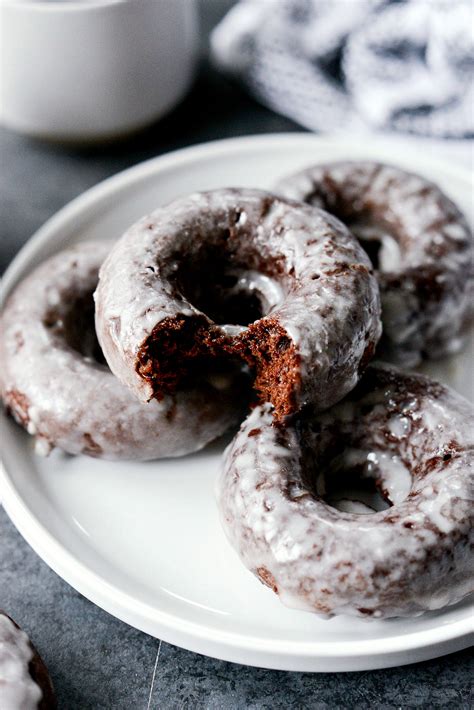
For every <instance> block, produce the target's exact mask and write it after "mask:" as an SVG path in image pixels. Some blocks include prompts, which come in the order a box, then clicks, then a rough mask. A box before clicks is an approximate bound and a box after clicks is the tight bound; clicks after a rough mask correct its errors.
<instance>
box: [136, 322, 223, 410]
mask: <svg viewBox="0 0 474 710" xmlns="http://www.w3.org/2000/svg"><path fill="white" fill-rule="evenodd" d="M212 330H213V329H212V326H211V327H210V325H209V323H208V321H207V320H206V318H204V316H192V317H184V316H175V317H170V318H165V319H164V320H162V321H160V323H158V325H157V326H155V328H154V329H153V331H152V333H151V335H150V336H149V337H148V338H147V339H146V341H145V342H144V343H143V345H142V347H141V348H140V350H139V352H138V359H137V365H136V369H137V372H138V374H139V375H140V377H142V378H143V379H144V380H147V381H148V382H150V384H151V385H152V388H153V397H154V398H156V399H162V398H163V397H164V396H165V395H167V394H174V392H175V391H176V389H177V388H179V387H181V386H185V385H186V383H187V382H189V381H190V380H192V379H194V380H196V379H198V378H199V377H202V376H204V375H205V373H206V372H210V371H213V372H215V371H216V369H219V366H220V365H221V362H220V361H222V360H223V353H222V352H221V353H219V351H218V349H217V343H216V338H215V337H213V332H212ZM222 365H223V366H224V362H222Z"/></svg>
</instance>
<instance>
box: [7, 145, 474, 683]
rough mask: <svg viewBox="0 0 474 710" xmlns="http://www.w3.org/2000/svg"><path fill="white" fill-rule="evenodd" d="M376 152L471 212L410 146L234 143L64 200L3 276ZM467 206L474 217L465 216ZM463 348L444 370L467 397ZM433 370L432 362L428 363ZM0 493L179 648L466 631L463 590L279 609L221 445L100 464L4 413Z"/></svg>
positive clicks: (45, 547) (350, 647)
mask: <svg viewBox="0 0 474 710" xmlns="http://www.w3.org/2000/svg"><path fill="white" fill-rule="evenodd" d="M356 157H372V158H379V159H381V160H386V161H390V162H393V163H396V164H399V165H402V166H405V167H408V168H412V169H414V170H416V171H418V172H420V173H422V174H425V175H426V176H428V177H430V178H432V179H434V180H435V181H437V182H438V183H439V184H440V185H441V186H442V187H443V188H445V189H446V191H447V192H448V193H449V194H450V195H451V196H452V197H453V198H454V199H455V200H456V201H457V202H458V203H459V205H460V206H461V207H462V208H463V209H464V210H465V211H466V212H469V210H471V209H472V203H471V189H472V188H471V186H470V184H469V176H468V174H467V171H465V172H464V171H463V170H461V169H459V168H456V169H455V168H453V167H451V166H449V165H444V164H438V163H435V162H431V161H429V160H427V159H425V158H421V157H418V156H415V155H414V154H413V149H412V148H410V149H408V150H406V151H405V152H404V151H403V150H401V149H400V144H399V143H397V145H396V147H395V148H393V147H391V146H390V144H387V143H383V144H379V143H376V142H374V141H372V140H371V141H370V142H369V141H367V142H365V143H363V142H362V141H359V142H357V144H356V142H355V141H354V142H351V143H349V142H346V143H344V142H343V141H342V140H339V139H338V140H334V139H332V140H329V139H327V138H318V137H314V136H310V135H273V136H264V137H253V138H243V139H233V140H227V141H221V142H215V143H209V144H207V145H202V146H198V147H195V148H189V149H186V150H182V151H179V152H177V153H172V154H170V155H167V156H164V157H162V158H158V159H155V160H151V161H148V162H146V163H143V164H142V165H138V166H137V167H135V168H132V169H131V170H127V171H126V172H124V173H121V174H120V175H117V176H116V177H113V178H111V179H109V180H107V181H105V182H104V183H102V184H100V185H98V186H97V187H95V188H93V189H92V190H89V191H88V192H86V193H85V194H84V195H82V196H81V197H79V198H78V199H76V200H74V202H72V203H71V204H70V205H68V206H67V207H66V208H64V209H63V210H61V211H60V212H59V213H58V214H57V215H56V216H55V217H53V219H51V220H50V221H49V222H48V223H47V224H46V225H45V226H44V227H43V228H42V229H41V230H40V231H39V232H38V233H37V234H36V235H35V236H34V237H33V238H32V239H31V240H30V242H29V243H28V244H27V245H26V246H25V247H24V249H23V250H22V251H21V253H20V254H19V255H18V256H17V258H16V259H15V261H14V263H13V264H12V265H11V267H10V269H9V270H8V273H7V274H6V276H5V279H4V288H5V290H6V291H8V290H10V289H11V288H12V287H13V285H14V284H15V283H16V282H17V281H18V280H19V279H20V278H21V277H22V276H24V275H25V274H26V273H27V272H28V271H29V270H30V269H31V268H32V267H33V266H35V265H36V264H38V262H40V261H41V260H42V259H44V258H45V257H46V256H48V255H50V254H52V253H53V252H55V251H57V250H59V249H61V248H63V247H65V246H66V245H68V244H71V243H72V242H75V241H77V240H81V239H91V238H98V237H100V238H104V237H118V236H119V235H120V234H121V233H122V232H123V231H124V229H125V228H126V227H128V225H129V224H131V223H132V222H133V221H134V220H136V219H137V218H138V217H140V216H141V215H143V214H145V213H147V212H148V211H150V210H152V209H153V208H154V207H156V206H157V205H159V204H162V203H165V202H167V201H169V200H170V199H172V198H174V197H177V196H178V195H182V194H185V193H188V192H190V191H192V190H198V189H208V188H215V187H223V186H230V185H232V186H256V187H271V185H272V184H273V183H274V182H275V180H276V179H277V178H279V177H280V176H282V175H284V174H285V173H286V172H289V171H292V170H296V169H298V168H300V167H302V166H304V165H306V164H308V163H310V162H316V161H318V160H331V159H337V158H356ZM471 217H472V215H471ZM466 362H467V361H466V356H465V355H464V356H463V357H461V358H457V360H456V361H450V362H448V363H445V364H444V365H443V366H441V367H438V368H437V369H438V376H439V377H440V378H441V379H444V380H447V381H449V382H450V383H451V384H453V385H454V386H455V387H457V388H458V389H459V390H461V391H463V392H464V393H466V391H467V389H468V388H469V387H472V381H471V380H472V378H470V377H469V374H468V373H469V370H468V368H467V365H466ZM435 369H436V368H435ZM2 427H3V434H2V443H3V450H4V469H3V472H2V473H0V485H1V494H2V497H3V503H4V506H5V508H6V510H7V512H8V514H9V515H10V517H11V519H12V520H13V522H14V523H15V525H16V526H17V528H18V530H19V531H20V532H21V533H22V535H23V536H24V537H25V539H26V540H27V541H28V542H29V543H30V545H31V546H32V547H33V548H34V549H35V550H36V552H37V553H38V554H39V555H40V556H41V557H42V558H43V559H44V560H45V561H46V562H47V564H49V565H50V567H52V568H53V569H54V570H55V571H56V572H57V573H58V574H59V575H60V576H61V577H63V578H64V579H65V580H66V581H67V582H69V584H71V585H72V586H73V587H75V588H76V589H77V590H78V591H79V592H81V593H82V594H84V595H85V596H86V597H88V598H89V599H91V600H92V601H93V602H95V603H96V604H98V605H99V606H101V607H103V608H104V609H106V610H107V611H108V612H110V613H111V614H114V615H115V616H117V617H119V618H120V619H123V620H124V621H126V622H127V623H129V624H132V625H133V626H136V627H137V628H139V629H142V630H143V631H146V632H148V633H150V634H152V635H155V636H157V637H159V638H162V639H164V640H165V641H169V642H171V643H175V644H177V645H179V646H183V647H185V648H188V649H191V650H193V651H197V652H199V653H204V654H207V655H211V656H215V657H218V658H222V659H226V660H230V661H237V662H240V663H246V664H251V665H258V666H263V667H269V668H280V669H286V670H299V671H339V670H363V669H372V668H381V667H387V666H392V665H401V664H405V663H412V662H414V661H420V660H424V659H428V658H433V657H435V656H439V655H442V654H445V653H449V652H452V651H455V650H459V649H461V648H465V647H467V646H468V644H469V643H470V640H472V632H473V621H472V619H473V616H472V606H470V605H469V603H468V602H467V601H465V602H463V603H461V604H458V605H456V606H453V607H450V608H448V609H446V610H444V611H441V612H438V613H429V614H425V615H423V616H421V617H419V618H417V619H411V620H400V619H397V620H390V621H363V620H357V619H351V618H342V617H339V618H334V619H331V620H323V619H319V618H317V617H315V616H313V615H311V614H308V613H305V612H298V611H292V610H289V609H286V608H285V607H284V606H282V605H281V604H280V602H279V601H278V598H277V597H276V596H275V595H274V594H273V593H272V592H271V591H270V590H268V589H266V588H265V587H263V586H262V585H261V584H259V582H258V581H257V580H256V579H255V578H254V577H253V576H252V575H251V574H250V573H249V572H247V570H246V569H244V567H243V566H242V565H241V564H240V562H239V560H238V558H237V556H236V554H235V553H234V551H233V550H232V549H231V548H230V546H229V545H228V543H227V541H226V540H225V538H224V535H223V533H222V531H221V528H220V525H219V521H218V515H217V511H216V507H215V503H214V490H213V489H214V480H215V475H216V472H217V469H218V465H219V460H220V454H221V451H222V448H223V444H222V443H221V444H215V445H213V446H212V447H210V448H208V449H207V450H206V451H204V452H201V453H200V454H197V455H194V456H189V457H186V458H183V459H178V460H169V461H160V462H155V463H147V464H143V463H133V462H127V463H107V462H104V461H96V460H93V459H90V458H85V457H76V458H74V457H68V456H65V455H62V454H59V453H54V454H53V455H52V456H51V457H49V458H47V459H41V458H38V457H36V456H35V455H34V454H33V452H32V447H31V441H30V439H29V437H28V436H27V435H26V434H25V433H24V432H23V431H22V430H21V429H20V428H18V427H17V426H16V425H15V424H13V423H12V422H11V421H6V420H4V421H3V423H2Z"/></svg>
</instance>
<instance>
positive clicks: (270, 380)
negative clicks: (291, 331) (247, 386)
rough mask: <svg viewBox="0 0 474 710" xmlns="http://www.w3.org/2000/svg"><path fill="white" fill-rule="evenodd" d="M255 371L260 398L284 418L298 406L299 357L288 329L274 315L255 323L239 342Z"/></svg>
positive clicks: (278, 417)
mask: <svg viewBox="0 0 474 710" xmlns="http://www.w3.org/2000/svg"><path fill="white" fill-rule="evenodd" d="M237 347H238V348H239V350H240V352H241V354H242V356H243V357H244V359H245V360H246V362H247V363H248V365H250V367H252V368H253V370H254V371H255V382H254V388H255V390H256V391H257V393H258V396H259V399H260V401H261V402H271V403H272V404H273V406H274V408H275V418H276V419H277V420H282V419H283V418H284V417H286V416H288V415H290V414H293V413H294V412H295V411H296V409H297V403H296V393H297V392H298V390H299V386H300V377H301V375H300V357H299V355H298V353H297V352H296V349H295V346H294V344H293V342H292V341H291V340H290V338H289V337H288V334H287V332H286V331H285V329H284V328H282V326H281V325H280V324H279V323H278V321H277V320H276V319H273V318H271V317H269V318H263V319H262V320H260V321H258V322H256V323H254V324H252V325H251V326H250V327H249V328H248V330H247V331H246V332H245V333H243V334H242V337H241V339H240V340H239V342H238V346H237Z"/></svg>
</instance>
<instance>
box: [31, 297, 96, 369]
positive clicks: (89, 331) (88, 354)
mask: <svg viewBox="0 0 474 710" xmlns="http://www.w3.org/2000/svg"><path fill="white" fill-rule="evenodd" d="M93 293H94V291H88V292H87V293H83V294H79V295H70V296H69V298H64V299H63V302H62V303H61V307H60V308H59V307H58V308H51V309H50V310H49V311H48V312H47V314H46V315H45V317H44V319H43V323H44V325H45V327H46V328H47V329H48V330H49V331H51V332H52V333H53V334H54V336H55V337H56V338H58V339H60V340H61V341H62V342H63V343H64V344H65V345H66V346H67V347H69V348H71V349H72V350H74V351H75V352H77V353H79V354H80V355H82V356H83V357H84V358H86V359H87V360H89V361H91V362H94V363H96V364H98V365H103V366H107V363H106V360H105V357H104V355H103V353H102V349H101V347H100V345H99V341H98V339H97V335H96V331H95V316H94V313H95V306H94V298H93Z"/></svg>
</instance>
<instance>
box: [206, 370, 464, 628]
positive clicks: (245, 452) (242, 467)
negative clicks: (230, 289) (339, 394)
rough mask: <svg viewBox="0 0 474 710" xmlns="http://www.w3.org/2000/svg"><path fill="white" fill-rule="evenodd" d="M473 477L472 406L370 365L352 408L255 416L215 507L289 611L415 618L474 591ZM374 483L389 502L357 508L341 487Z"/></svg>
mask: <svg viewBox="0 0 474 710" xmlns="http://www.w3.org/2000/svg"><path fill="white" fill-rule="evenodd" d="M473 468H474V415H473V410H472V407H471V405H469V404H468V402H467V401H465V400H464V399H463V398H461V397H460V396H459V395H457V394H455V393H454V392H453V391H451V390H449V389H447V388H446V387H444V386H443V385H440V384H438V383H437V382H434V381H433V380H429V379H428V378H426V377H423V376H421V375H407V374H403V373H402V372H400V371H399V370H397V369H395V368H390V367H388V366H382V365H378V366H377V365H371V366H369V368H368V369H367V371H366V374H365V375H364V377H363V378H362V380H361V382H360V383H359V384H358V385H357V387H356V388H355V390H353V392H351V394H350V395H349V396H348V397H347V398H346V399H345V400H343V401H342V402H340V403H339V404H337V405H336V406H335V407H333V408H332V409H330V410H328V411H326V412H323V413H322V414H319V415H318V414H314V415H309V413H308V414H307V415H306V416H305V417H303V418H302V419H301V420H300V421H299V422H298V423H297V424H295V425H294V426H289V427H282V426H277V425H276V424H275V423H274V422H273V418H272V413H271V405H269V404H264V405H261V406H259V407H257V408H256V409H254V411H253V412H252V413H251V414H250V416H249V417H248V418H247V420H246V421H245V422H244V423H243V424H242V426H241V429H240V431H239V433H238V434H237V436H236V437H235V439H234V440H233V441H232V443H231V444H230V446H229V447H228V449H227V450H226V453H225V458H224V464H223V470H222V473H221V477H220V480H219V484H218V503H219V507H220V512H221V517H222V523H223V526H224V529H225V532H226V534H227V536H228V538H229V540H230V542H231V543H232V545H233V546H234V547H235V549H236V550H237V552H238V553H239V555H240V557H241V559H242V561H243V562H244V564H245V566H246V567H247V568H248V569H249V570H251V571H252V572H253V573H254V574H255V575H257V577H259V578H260V580H261V581H262V582H263V583H264V584H266V585H268V586H269V587H270V588H272V589H273V591H274V592H276V593H277V594H278V595H279V597H280V599H281V601H282V602H283V603H284V604H286V605H287V606H290V607H295V608H300V609H305V610H308V611H313V612H316V613H320V614H326V615H328V614H350V615H354V616H361V617H393V616H415V615H418V614H420V613H422V612H423V611H425V610H428V609H438V608H441V607H443V606H445V605H448V604H454V603H455V602H457V601H459V600H460V599H462V598H463V597H464V596H465V595H467V594H468V593H469V592H471V591H472V590H473V588H474V579H473V566H472V561H473V557H472V554H473V543H474V535H473V530H474V506H473V499H474V470H473ZM371 482H372V485H373V486H375V487H377V488H378V489H379V491H380V492H381V494H382V495H383V496H384V498H385V499H386V501H389V502H391V503H392V504H393V505H391V507H388V508H386V509H385V510H379V511H378V512H374V511H373V510H371V509H370V507H368V506H367V500H366V499H365V505H364V500H363V501H362V502H361V503H359V504H357V503H355V504H353V505H352V506H350V505H349V502H348V500H347V498H349V500H351V499H354V497H355V496H354V494H353V493H349V495H347V494H345V493H344V492H343V491H344V490H347V489H348V488H349V489H350V488H354V487H356V486H357V485H365V486H367V485H368V484H370V483H371ZM341 491H342V493H341ZM338 493H339V495H338ZM338 498H339V500H338ZM340 498H343V500H340ZM344 498H345V500H344ZM356 500H357V498H356ZM335 501H337V502H335ZM336 506H337V507H338V508H339V509H337V508H336ZM348 510H352V511H353V512H347V511H348ZM357 512H364V513H370V514H365V515H361V514H357Z"/></svg>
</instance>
